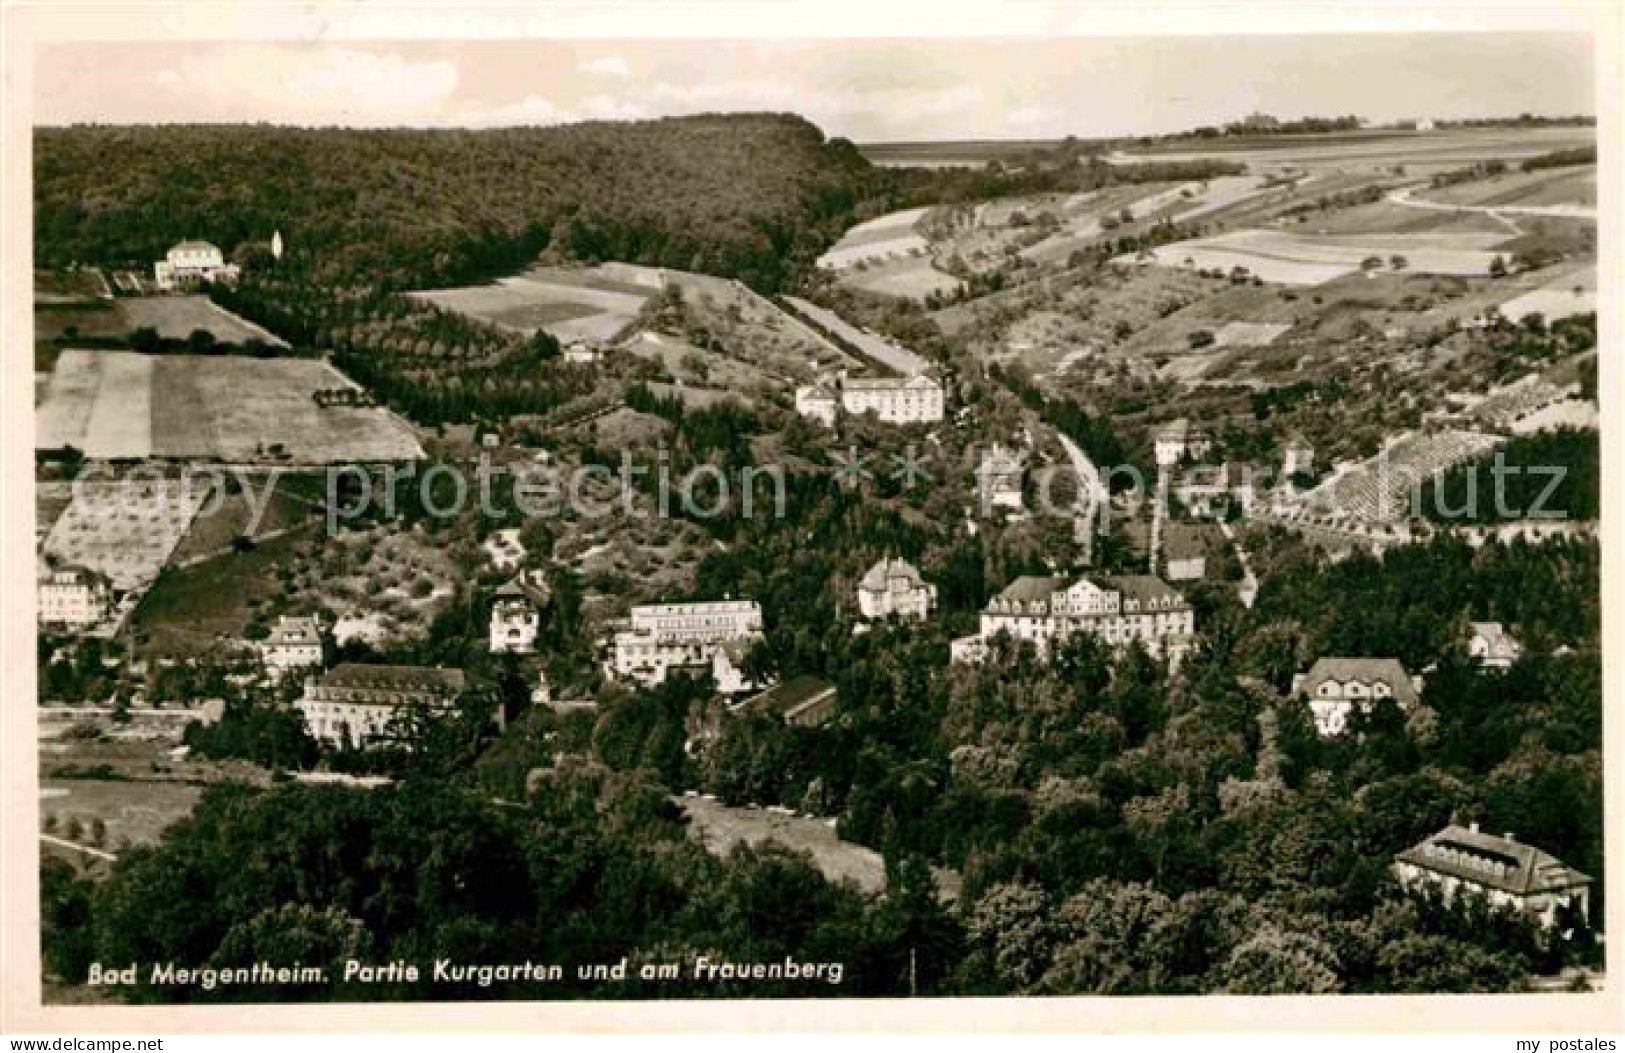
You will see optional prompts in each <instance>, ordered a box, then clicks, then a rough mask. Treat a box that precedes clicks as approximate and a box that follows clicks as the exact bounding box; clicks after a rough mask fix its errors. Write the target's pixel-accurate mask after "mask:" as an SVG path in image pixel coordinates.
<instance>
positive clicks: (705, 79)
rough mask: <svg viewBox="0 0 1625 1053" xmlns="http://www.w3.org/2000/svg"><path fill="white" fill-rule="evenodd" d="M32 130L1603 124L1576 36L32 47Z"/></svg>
mask: <svg viewBox="0 0 1625 1053" xmlns="http://www.w3.org/2000/svg"><path fill="white" fill-rule="evenodd" d="M34 74H35V86H34V107H35V120H36V122H37V123H41V124H67V123H74V122H87V121H94V122H102V123H148V122H171V121H184V122H190V121H267V122H272V123H278V124H303V125H333V124H341V125H354V126H393V125H414V126H432V127H446V126H470V127H492V126H498V125H515V124H557V123H561V122H568V121H578V120H588V119H628V118H641V117H657V116H663V115H670V114H685V113H698V112H707V111H739V110H775V111H793V112H796V113H800V114H803V115H805V116H806V117H808V118H810V119H811V120H813V121H814V122H815V123H817V124H818V125H819V126H820V127H821V128H823V129H824V131H825V132H827V133H828V134H831V135H844V136H847V137H849V138H851V139H854V140H857V141H860V142H862V141H879V140H919V139H926V140H929V139H972V138H995V139H996V138H1028V137H1032V138H1052V137H1060V136H1065V135H1078V136H1083V137H1090V136H1111V135H1127V134H1141V133H1155V132H1169V131H1177V130H1180V129H1184V128H1189V127H1193V126H1196V125H1200V124H1209V123H1215V122H1223V121H1227V120H1232V119H1235V118H1237V117H1240V116H1244V115H1245V114H1247V113H1250V112H1253V111H1255V110H1262V111H1265V112H1268V113H1272V114H1275V115H1276V116H1279V117H1296V116H1304V115H1334V114H1347V113H1354V114H1358V115H1360V116H1363V117H1369V118H1371V119H1373V120H1377V121H1386V120H1391V119H1394V118H1404V117H1420V116H1435V117H1486V116H1499V115H1504V114H1516V113H1523V112H1530V113H1539V114H1574V113H1584V114H1592V113H1594V104H1593V97H1592V91H1593V89H1592V77H1593V55H1592V50H1591V41H1590V40H1589V39H1588V38H1587V37H1584V36H1579V35H1564V34H1530V33H1495V34H1461V33H1449V34H1445V33H1438V34H1396V33H1389V34H1370V35H1360V36H1349V35H1337V36H1330V35H1323V36H1316V37H1308V36H1296V37H1294V36H1272V37H1257V36H1254V37H1214V36H1205V37H1200V38H1183V37H1129V38H1122V37H1119V38H1093V39H1085V38H1070V39H1032V38H1023V39H1006V40H998V39H993V40H976V41H967V40H940V39H937V40H856V41H840V40H796V41H784V42H774V41H763V40H748V41H706V40H650V41H635V40H616V41H582V40H570V41H468V42H449V43H438V42H437V43H427V42H402V43H377V44H374V43H359V42H355V43H352V42H345V43H333V44H298V43H288V44H278V43H219V44H200V43H171V42H162V43H134V42H128V41H126V42H121V43H117V44H91V43H71V44H49V45H42V46H41V48H40V50H39V52H38V53H37V55H36V61H35V64H34Z"/></svg>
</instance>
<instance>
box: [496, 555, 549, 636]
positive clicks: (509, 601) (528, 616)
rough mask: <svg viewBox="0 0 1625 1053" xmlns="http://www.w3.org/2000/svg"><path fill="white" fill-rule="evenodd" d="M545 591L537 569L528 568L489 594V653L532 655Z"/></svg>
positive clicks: (546, 593)
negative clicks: (530, 569) (529, 569)
mask: <svg viewBox="0 0 1625 1053" xmlns="http://www.w3.org/2000/svg"><path fill="white" fill-rule="evenodd" d="M547 602H548V590H547V586H546V583H545V582H544V581H543V579H542V575H541V572H540V571H527V572H524V573H521V574H520V575H519V576H518V577H516V578H514V579H513V580H512V581H510V582H508V583H507V584H506V585H504V586H502V587H501V588H500V589H498V590H497V591H496V593H495V594H494V595H493V596H492V597H491V626H490V628H491V653H492V654H532V653H534V652H535V650H536V637H537V634H538V633H540V632H541V628H542V611H543V610H544V609H545V608H546V607H547Z"/></svg>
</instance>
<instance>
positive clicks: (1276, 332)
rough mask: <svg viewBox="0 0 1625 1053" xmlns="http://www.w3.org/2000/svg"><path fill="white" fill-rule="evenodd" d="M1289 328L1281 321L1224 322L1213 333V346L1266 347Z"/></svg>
mask: <svg viewBox="0 0 1625 1053" xmlns="http://www.w3.org/2000/svg"><path fill="white" fill-rule="evenodd" d="M1290 328H1292V327H1291V326H1290V325H1286V324H1284V323H1281V322H1226V323H1225V324H1224V325H1222V326H1220V327H1219V329H1218V331H1217V332H1215V333H1214V334H1213V346H1215V347H1266V346H1268V345H1270V344H1272V343H1274V342H1275V339H1276V338H1277V337H1279V336H1280V335H1281V334H1282V333H1284V332H1286V331H1287V330H1288V329H1290Z"/></svg>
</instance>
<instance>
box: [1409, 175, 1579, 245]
mask: <svg viewBox="0 0 1625 1053" xmlns="http://www.w3.org/2000/svg"><path fill="white" fill-rule="evenodd" d="M1419 189H1421V188H1420V187H1416V186H1408V187H1400V188H1399V189H1398V190H1395V191H1394V192H1393V193H1391V194H1389V195H1388V203H1389V204H1391V205H1401V206H1404V207H1405V208H1421V209H1427V210H1429V211H1432V212H1479V213H1482V214H1484V215H1486V216H1490V217H1492V218H1494V219H1498V220H1500V221H1501V222H1503V223H1507V222H1508V220H1506V219H1505V218H1504V217H1506V216H1545V217H1547V218H1548V219H1589V220H1591V221H1592V222H1593V223H1595V222H1596V221H1597V210H1596V209H1595V208H1593V207H1590V206H1587V205H1447V204H1445V203H1444V202H1442V201H1426V200H1423V199H1420V198H1415V197H1412V196H1411V195H1412V194H1414V193H1416V191H1417V190H1419ZM1512 229H1514V230H1517V231H1518V233H1520V234H1521V233H1523V232H1522V230H1519V228H1518V227H1517V226H1516V225H1515V224H1513V225H1512Z"/></svg>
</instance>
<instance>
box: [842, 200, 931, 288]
mask: <svg viewBox="0 0 1625 1053" xmlns="http://www.w3.org/2000/svg"><path fill="white" fill-rule="evenodd" d="M930 212H931V209H930V208H911V209H906V210H904V211H902V212H893V213H890V214H889V215H885V216H880V217H878V218H876V219H871V220H868V221H867V222H864V223H859V224H858V225H857V226H855V227H852V228H851V229H850V230H848V231H847V232H846V233H845V234H844V235H842V236H841V240H840V241H838V242H837V243H836V244H835V245H834V246H833V247H832V248H831V249H830V250H829V251H828V252H826V253H824V254H823V255H822V256H820V257H818V266H819V267H820V268H822V269H824V270H828V271H834V272H837V273H838V274H840V276H841V281H842V283H843V284H846V285H850V286H852V287H853V288H856V289H862V290H865V291H867V292H872V293H878V294H880V295H882V296H897V297H902V298H905V299H911V300H923V299H925V298H926V297H927V296H930V295H932V294H933V293H937V294H948V293H952V292H955V291H957V290H958V289H959V287H960V285H961V284H962V283H961V282H960V281H959V279H958V278H955V277H954V276H953V275H951V274H945V273H944V272H942V271H940V270H938V269H937V268H936V267H934V266H933V265H932V262H931V254H932V245H931V242H930V241H928V240H927V239H926V237H925V236H924V235H923V234H921V233H920V229H919V228H920V223H921V221H922V220H924V219H925V217H926V215H927V214H928V213H930Z"/></svg>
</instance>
